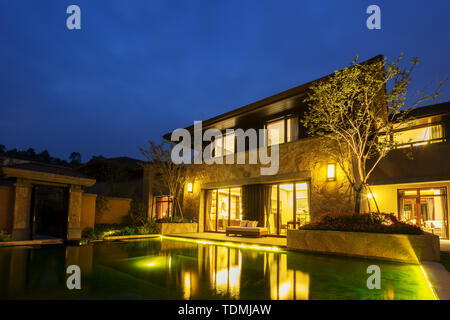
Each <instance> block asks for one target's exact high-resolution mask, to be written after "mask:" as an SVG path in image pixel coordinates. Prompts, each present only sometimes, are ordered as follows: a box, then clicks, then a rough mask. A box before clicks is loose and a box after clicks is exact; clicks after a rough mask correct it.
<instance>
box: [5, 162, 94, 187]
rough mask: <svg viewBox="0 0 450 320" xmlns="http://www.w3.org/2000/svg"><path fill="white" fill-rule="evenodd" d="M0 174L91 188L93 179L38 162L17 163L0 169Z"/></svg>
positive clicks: (61, 167) (63, 168)
mask: <svg viewBox="0 0 450 320" xmlns="http://www.w3.org/2000/svg"><path fill="white" fill-rule="evenodd" d="M1 173H2V174H3V175H5V176H6V177H13V178H22V179H29V180H38V181H44V182H56V183H64V184H75V185H82V186H92V185H93V184H95V179H92V178H91V177H89V176H87V175H85V174H83V173H80V172H77V171H74V170H73V169H71V168H68V167H63V166H56V165H51V164H46V163H40V162H26V163H18V164H13V165H8V166H3V167H1Z"/></svg>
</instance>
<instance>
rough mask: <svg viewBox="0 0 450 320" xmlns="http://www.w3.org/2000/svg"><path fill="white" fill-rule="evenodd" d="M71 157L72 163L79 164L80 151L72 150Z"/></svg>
mask: <svg viewBox="0 0 450 320" xmlns="http://www.w3.org/2000/svg"><path fill="white" fill-rule="evenodd" d="M69 159H70V163H71V164H73V165H79V164H80V163H81V154H80V153H79V152H72V153H71V154H70V157H69Z"/></svg>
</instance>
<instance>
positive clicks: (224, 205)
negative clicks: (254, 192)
mask: <svg viewBox="0 0 450 320" xmlns="http://www.w3.org/2000/svg"><path fill="white" fill-rule="evenodd" d="M241 219H242V190H241V188H223V189H213V190H207V191H206V205H205V231H214V232H225V231H226V227H227V226H239V225H240V223H241Z"/></svg>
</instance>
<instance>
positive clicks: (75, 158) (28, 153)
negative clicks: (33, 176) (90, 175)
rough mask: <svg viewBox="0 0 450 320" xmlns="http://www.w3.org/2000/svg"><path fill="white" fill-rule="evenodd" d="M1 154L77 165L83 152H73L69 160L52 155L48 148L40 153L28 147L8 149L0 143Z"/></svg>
mask: <svg viewBox="0 0 450 320" xmlns="http://www.w3.org/2000/svg"><path fill="white" fill-rule="evenodd" d="M0 156H5V157H11V158H17V159H22V160H30V161H38V162H43V163H48V164H55V165H60V166H77V165H79V164H81V154H80V153H79V152H72V153H71V154H70V155H69V159H70V161H67V160H64V159H60V158H58V157H52V156H51V155H50V153H49V152H48V150H43V151H41V152H39V153H37V152H36V151H35V150H34V149H33V148H28V149H27V150H18V149H16V148H13V149H9V150H7V149H6V147H5V146H4V145H3V144H0Z"/></svg>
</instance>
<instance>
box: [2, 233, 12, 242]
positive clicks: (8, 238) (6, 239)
mask: <svg viewBox="0 0 450 320" xmlns="http://www.w3.org/2000/svg"><path fill="white" fill-rule="evenodd" d="M4 241H11V236H10V235H9V234H8V233H6V232H4V231H0V242H4Z"/></svg>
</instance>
